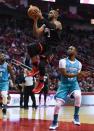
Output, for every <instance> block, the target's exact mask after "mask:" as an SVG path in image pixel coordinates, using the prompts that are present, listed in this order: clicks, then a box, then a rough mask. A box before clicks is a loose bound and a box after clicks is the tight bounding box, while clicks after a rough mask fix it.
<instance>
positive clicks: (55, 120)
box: [53, 114, 58, 124]
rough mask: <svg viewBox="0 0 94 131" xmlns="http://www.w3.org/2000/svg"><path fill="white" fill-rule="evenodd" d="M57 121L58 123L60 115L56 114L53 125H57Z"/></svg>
mask: <svg viewBox="0 0 94 131" xmlns="http://www.w3.org/2000/svg"><path fill="white" fill-rule="evenodd" d="M57 121H58V114H54V120H53V124H56V123H57Z"/></svg>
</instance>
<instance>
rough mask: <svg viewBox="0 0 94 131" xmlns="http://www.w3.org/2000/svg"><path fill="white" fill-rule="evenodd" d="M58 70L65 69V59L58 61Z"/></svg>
mask: <svg viewBox="0 0 94 131" xmlns="http://www.w3.org/2000/svg"><path fill="white" fill-rule="evenodd" d="M59 68H66V59H61V60H60V61H59Z"/></svg>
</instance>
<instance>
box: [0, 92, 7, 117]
mask: <svg viewBox="0 0 94 131" xmlns="http://www.w3.org/2000/svg"><path fill="white" fill-rule="evenodd" d="M1 96H2V113H3V118H6V115H7V114H6V113H7V97H8V91H1Z"/></svg>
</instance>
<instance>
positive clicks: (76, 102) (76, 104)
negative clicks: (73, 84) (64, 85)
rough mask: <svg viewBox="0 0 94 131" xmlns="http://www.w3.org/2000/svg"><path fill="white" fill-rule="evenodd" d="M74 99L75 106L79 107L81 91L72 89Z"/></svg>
mask: <svg viewBox="0 0 94 131" xmlns="http://www.w3.org/2000/svg"><path fill="white" fill-rule="evenodd" d="M74 99H75V106H78V107H80V105H81V91H80V90H76V91H74Z"/></svg>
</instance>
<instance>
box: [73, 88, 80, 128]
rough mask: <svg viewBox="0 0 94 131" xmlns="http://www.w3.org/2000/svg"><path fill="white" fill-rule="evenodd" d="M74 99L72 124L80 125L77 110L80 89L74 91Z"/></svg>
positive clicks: (78, 108) (78, 107)
mask: <svg viewBox="0 0 94 131" xmlns="http://www.w3.org/2000/svg"><path fill="white" fill-rule="evenodd" d="M74 99H75V111H74V124H76V125H80V120H79V110H80V106H81V91H80V90H75V91H74Z"/></svg>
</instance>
